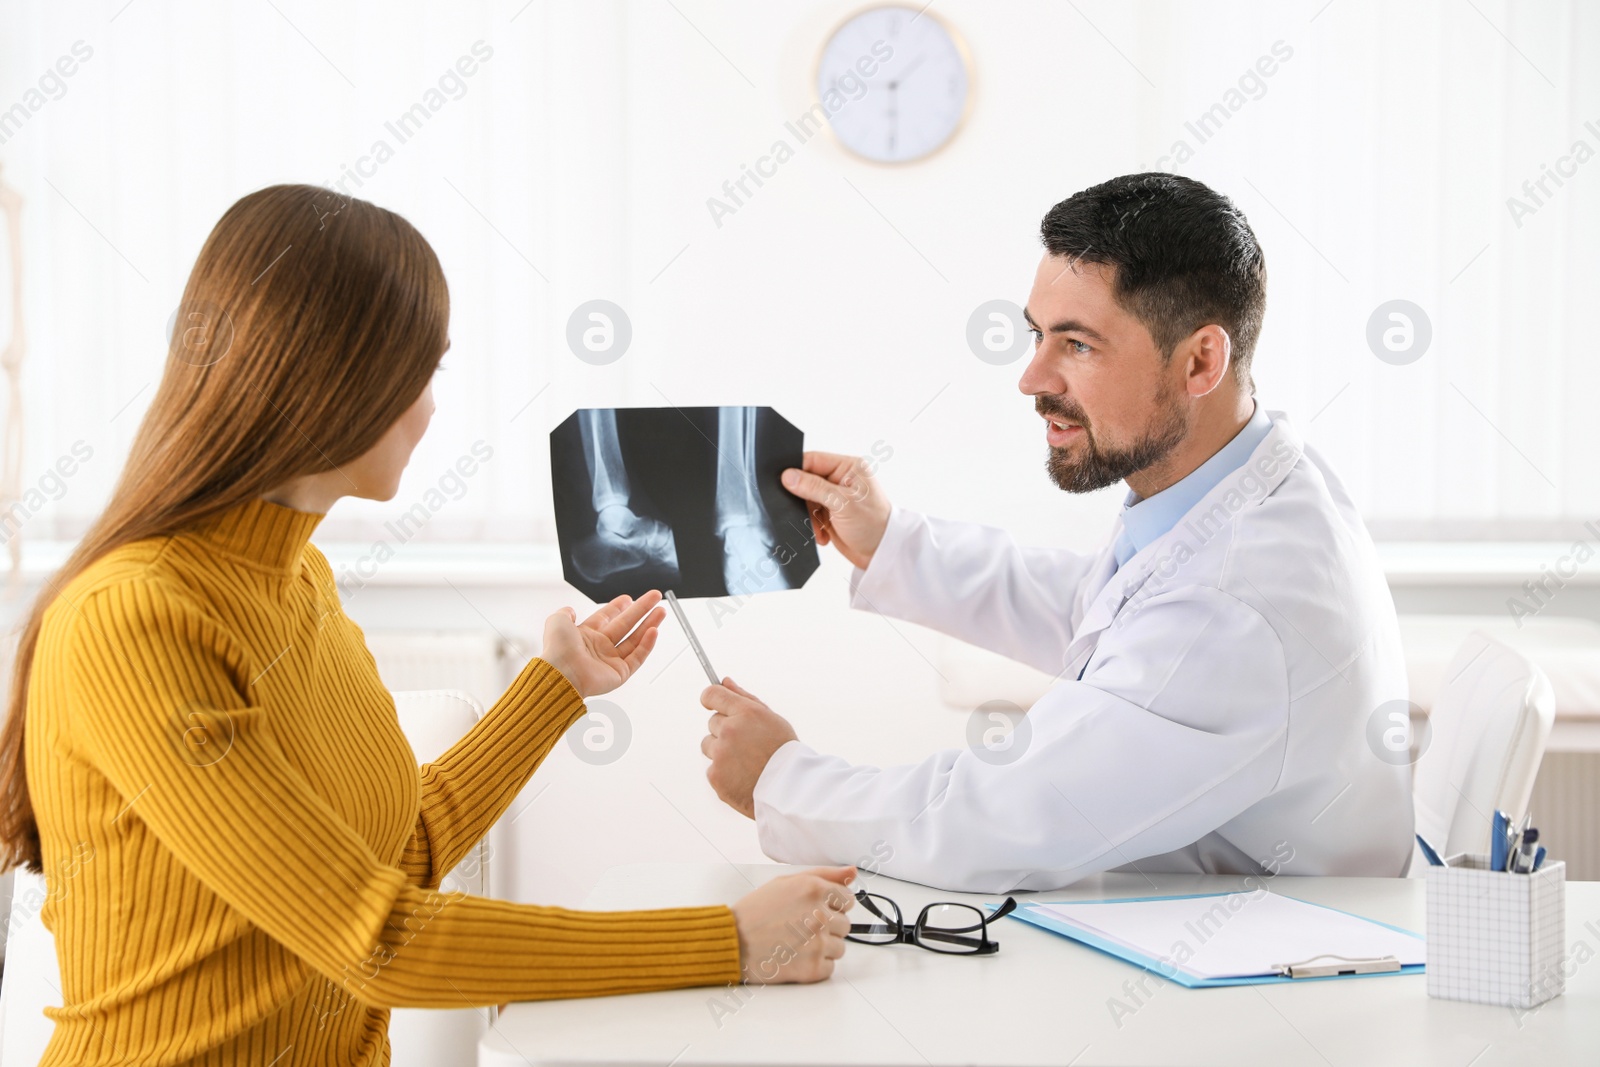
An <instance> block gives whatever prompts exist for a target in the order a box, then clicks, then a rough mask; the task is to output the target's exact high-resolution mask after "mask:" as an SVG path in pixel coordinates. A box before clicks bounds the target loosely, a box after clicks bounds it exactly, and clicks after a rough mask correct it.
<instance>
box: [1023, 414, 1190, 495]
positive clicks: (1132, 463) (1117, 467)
mask: <svg viewBox="0 0 1600 1067" xmlns="http://www.w3.org/2000/svg"><path fill="white" fill-rule="evenodd" d="M1033 406H1034V410H1036V411H1037V412H1038V413H1039V414H1040V415H1043V416H1045V417H1047V418H1053V419H1056V420H1057V421H1063V422H1075V423H1077V424H1078V425H1080V426H1082V427H1083V439H1082V441H1081V442H1080V443H1075V444H1074V445H1072V446H1067V447H1060V448H1057V447H1052V448H1051V449H1050V455H1049V457H1048V458H1047V459H1046V460H1045V470H1047V471H1048V472H1049V474H1050V480H1051V481H1053V482H1055V483H1056V485H1057V487H1059V488H1061V489H1064V490H1066V491H1067V492H1069V493H1092V492H1094V491H1095V490H1096V489H1104V488H1105V487H1106V486H1108V485H1113V484H1115V483H1117V482H1120V481H1122V480H1123V479H1124V478H1126V477H1128V475H1130V474H1137V473H1138V472H1139V471H1142V470H1144V469H1145V468H1146V467H1149V466H1151V465H1152V464H1155V463H1159V462H1161V461H1162V460H1163V459H1165V458H1166V457H1167V456H1168V455H1170V454H1171V453H1172V450H1173V449H1175V448H1177V447H1178V445H1179V444H1181V443H1182V441H1183V439H1184V438H1185V437H1186V436H1188V433H1189V418H1188V413H1187V411H1186V410H1185V409H1184V407H1183V406H1182V403H1181V401H1180V400H1179V398H1178V396H1177V391H1176V390H1174V389H1170V388H1169V389H1163V390H1162V392H1161V393H1160V394H1159V395H1158V396H1157V397H1156V412H1155V416H1154V417H1153V418H1152V419H1151V420H1150V423H1149V425H1148V426H1147V427H1146V428H1145V432H1144V434H1143V435H1142V436H1141V437H1140V438H1139V439H1138V440H1136V441H1134V442H1132V443H1131V444H1128V445H1124V446H1120V447H1118V446H1114V445H1110V444H1107V443H1106V442H1103V441H1099V440H1097V439H1096V437H1095V430H1094V426H1093V425H1092V424H1090V422H1089V419H1088V416H1086V415H1085V414H1084V411H1083V408H1082V407H1080V406H1079V405H1078V402H1077V401H1076V400H1074V399H1072V398H1071V397H1068V396H1054V395H1040V396H1036V397H1034V401H1033ZM1075 449H1076V450H1077V451H1079V452H1081V453H1082V454H1081V455H1078V456H1074V455H1073V452H1074V450H1075Z"/></svg>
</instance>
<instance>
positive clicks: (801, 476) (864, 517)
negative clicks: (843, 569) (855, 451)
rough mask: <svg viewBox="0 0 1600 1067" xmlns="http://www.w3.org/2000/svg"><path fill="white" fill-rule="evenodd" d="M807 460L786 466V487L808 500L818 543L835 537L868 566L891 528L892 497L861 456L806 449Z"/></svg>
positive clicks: (853, 559)
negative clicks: (796, 464)
mask: <svg viewBox="0 0 1600 1067" xmlns="http://www.w3.org/2000/svg"><path fill="white" fill-rule="evenodd" d="M802 465H803V467H804V468H805V469H804V470H801V469H798V468H795V467H790V468H789V469H788V470H786V471H784V472H783V487H784V488H785V489H787V490H789V492H791V493H793V494H794V495H795V496H797V497H799V498H800V499H802V500H804V501H806V510H807V511H809V512H810V513H811V529H812V532H813V533H814V534H816V538H817V544H819V545H826V544H829V543H830V542H831V543H832V544H833V546H834V547H835V548H837V549H838V550H839V554H840V555H841V556H843V557H844V558H845V559H847V560H849V561H850V562H851V563H853V564H854V565H855V566H857V567H860V568H862V569H863V570H865V569H866V567H867V565H868V564H869V563H871V562H872V554H873V553H874V552H876V551H877V550H878V544H879V542H881V541H882V540H883V531H884V530H885V529H887V528H888V525H889V498H888V497H887V496H885V495H884V492H883V490H882V489H881V488H880V487H879V486H878V483H877V481H876V479H874V478H873V477H872V472H871V471H870V470H868V469H867V465H866V462H865V461H864V460H863V459H862V458H861V457H860V456H837V455H834V454H833V453H832V452H807V453H806V454H805V456H804V457H803V459H802Z"/></svg>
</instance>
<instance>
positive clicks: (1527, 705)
mask: <svg viewBox="0 0 1600 1067" xmlns="http://www.w3.org/2000/svg"><path fill="white" fill-rule="evenodd" d="M1427 721H1428V730H1429V734H1430V735H1429V737H1428V742H1427V748H1426V749H1425V750H1424V751H1423V753H1422V756H1421V758H1420V759H1418V760H1417V762H1416V764H1415V766H1414V768H1413V778H1412V787H1411V788H1412V797H1413V800H1414V803H1415V806H1416V819H1417V833H1419V834H1421V835H1422V836H1423V837H1425V838H1427V840H1428V843H1429V844H1430V845H1432V846H1433V847H1434V848H1436V849H1438V850H1439V853H1440V854H1441V855H1444V856H1449V855H1452V854H1454V853H1457V852H1482V853H1486V852H1488V851H1489V834H1490V826H1489V820H1490V817H1491V816H1492V815H1493V814H1494V812H1495V811H1496V810H1497V809H1498V810H1500V811H1504V812H1505V813H1506V814H1508V815H1510V816H1511V817H1512V818H1514V819H1516V818H1521V817H1522V814H1523V812H1524V811H1525V810H1526V809H1527V806H1528V797H1529V795H1530V794H1531V793H1532V792H1533V782H1534V779H1535V778H1536V777H1537V776H1538V774H1539V763H1540V761H1541V760H1543V759H1544V747H1545V742H1546V741H1547V740H1548V739H1549V737H1550V727H1551V725H1552V724H1553V723H1554V721H1555V694H1554V692H1553V691H1552V690H1551V687H1550V682H1549V680H1548V679H1547V678H1546V677H1545V674H1544V672H1543V671H1541V670H1540V669H1539V668H1538V667H1537V666H1535V665H1534V664H1533V663H1532V662H1530V661H1529V660H1528V658H1527V657H1525V656H1523V655H1522V654H1521V653H1520V652H1517V651H1516V650H1515V649H1513V648H1511V647H1509V646H1507V645H1505V644H1503V643H1501V642H1500V641H1497V640H1495V639H1494V638H1492V637H1490V636H1489V635H1488V634H1486V633H1483V632H1481V631H1474V632H1473V633H1472V634H1470V635H1468V637H1467V639H1466V641H1465V642H1464V643H1463V644H1462V645H1461V647H1460V648H1459V649H1458V650H1457V651H1456V655H1455V658H1454V659H1453V660H1452V661H1451V663H1450V666H1449V668H1448V670H1446V672H1445V676H1444V679H1443V682H1442V684H1441V686H1440V688H1439V689H1438V692H1437V694H1436V695H1435V696H1434V699H1433V709H1432V711H1431V712H1430V713H1429V714H1428V720H1427ZM1426 871H1427V862H1426V861H1425V860H1424V859H1423V858H1422V856H1421V855H1420V851H1419V854H1418V855H1416V856H1415V857H1414V858H1413V860H1412V864H1411V872H1410V873H1411V874H1413V875H1420V874H1424V873H1426Z"/></svg>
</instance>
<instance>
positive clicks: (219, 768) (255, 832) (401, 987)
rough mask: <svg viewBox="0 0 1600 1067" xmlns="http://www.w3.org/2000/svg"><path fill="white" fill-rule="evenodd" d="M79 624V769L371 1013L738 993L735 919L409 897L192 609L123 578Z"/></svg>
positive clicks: (75, 721)
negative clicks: (687, 990) (85, 767)
mask: <svg viewBox="0 0 1600 1067" xmlns="http://www.w3.org/2000/svg"><path fill="white" fill-rule="evenodd" d="M71 610H73V613H74V614H73V617H72V619H71V620H70V622H69V625H68V634H67V639H66V643H65V648H64V650H63V651H64V653H65V655H66V657H67V664H66V674H67V680H68V682H69V685H70V698H69V707H70V712H69V714H70V723H71V727H72V730H73V737H74V741H75V744H76V745H77V746H79V747H80V748H81V749H82V753H83V756H84V758H85V759H87V760H88V761H90V762H91V763H92V764H93V765H94V766H95V767H96V768H98V769H99V771H100V772H101V773H102V774H104V775H105V776H106V778H107V780H108V781H109V782H110V783H111V785H112V786H113V787H114V788H115V789H117V790H118V792H120V793H121V794H122V795H123V796H125V797H127V798H128V808H127V809H126V810H127V811H128V812H129V813H130V814H133V815H136V816H137V817H138V818H139V819H141V820H142V821H143V822H144V823H145V824H146V825H147V826H148V827H149V829H150V831H151V832H152V833H153V834H154V835H155V836H156V837H157V838H158V839H159V840H160V841H161V843H162V844H163V845H164V846H165V847H166V848H168V849H170V850H171V852H172V853H173V855H174V856H175V857H176V858H177V859H178V861H179V862H181V863H182V864H184V866H185V867H187V868H188V869H189V870H190V871H191V872H193V873H194V875H195V876H196V877H197V878H199V879H200V880H201V881H202V882H203V883H204V884H205V885H206V886H207V887H208V888H210V889H211V890H212V891H213V892H215V893H216V894H217V895H218V896H219V897H220V898H221V899H222V900H223V901H225V902H226V903H227V904H228V905H229V906H231V907H233V908H235V909H237V910H238V911H239V912H240V913H241V914H242V915H243V916H245V917H246V918H247V919H248V920H249V921H250V922H252V923H254V924H255V925H256V926H257V927H259V928H260V929H261V930H262V931H263V932H265V933H266V934H267V935H268V936H269V937H271V938H273V939H274V940H276V941H278V942H279V943H280V944H282V945H283V946H284V947H285V948H287V949H288V950H289V951H291V952H293V953H294V954H295V955H296V956H298V957H299V958H300V959H302V960H304V961H305V962H306V963H307V964H308V965H309V966H311V967H313V968H314V969H316V970H317V971H318V972H320V973H322V974H324V975H326V976H327V977H328V978H330V979H331V980H333V981H334V982H336V983H339V984H341V985H342V986H343V987H344V988H345V989H346V990H347V991H348V992H349V993H350V994H351V995H352V996H354V997H355V998H356V999H358V1000H360V1001H361V1002H363V1003H365V1004H368V1005H372V1006H375V1007H463V1006H466V1005H474V1006H476V1005H487V1004H494V1003H499V1002H502V1001H506V1000H533V999H543V998H552V997H573V996H594V995H602V994H612V993H629V992H642V991H646V990H653V989H667V988H676V987H682V986H692V985H708V984H723V983H727V982H736V981H738V980H739V949H738V935H737V931H736V929H735V927H734V923H733V916H732V913H731V911H730V910H729V909H728V908H726V907H722V906H718V907H706V908H679V909H671V910H661V911H634V912H604V913H602V912H579V911H570V910H567V909H564V908H554V907H540V906H534V905H526V904H513V903H508V902H503V901H496V900H488V899H485V898H481V897H473V896H468V895H465V894H458V893H440V892H437V891H435V890H431V889H427V888H424V887H421V886H416V885H411V884H409V882H408V880H407V878H406V875H405V873H404V872H402V871H401V870H400V869H399V868H397V867H391V866H388V865H386V864H384V863H383V862H381V861H380V860H379V859H378V857H377V855H376V854H375V853H374V852H373V850H372V849H371V847H370V846H369V845H368V844H367V842H366V841H365V839H363V838H362V837H361V836H360V835H359V834H358V833H357V832H356V831H355V830H354V828H352V827H351V826H350V825H349V824H348V823H347V822H345V821H344V820H343V819H342V818H341V817H340V815H339V814H338V813H337V812H336V811H335V810H334V809H333V808H332V806H331V805H330V804H329V803H328V802H327V801H326V800H325V799H324V798H323V797H321V796H320V795H319V794H318V793H317V792H316V791H315V790H314V789H312V788H311V787H310V785H309V783H307V782H306V781H305V779H304V778H303V777H302V776H301V775H300V774H299V773H298V771H296V769H295V767H294V765H293V764H292V762H291V761H290V760H289V759H288V758H287V757H286V755H285V753H284V752H283V750H282V749H281V747H280V746H279V744H278V742H277V740H276V738H275V736H274V734H273V729H272V714H271V712H270V711H269V710H268V709H267V708H264V707H262V706H260V705H258V704H256V703H254V702H253V701H252V699H251V697H250V683H249V682H248V681H247V679H250V678H254V677H256V674H255V673H254V672H255V669H256V665H254V664H252V663H250V662H249V657H248V656H247V655H246V654H245V653H244V652H243V650H242V649H241V648H240V646H239V643H238V642H237V641H236V640H234V639H233V638H232V637H231V635H230V634H229V633H228V632H227V631H226V630H224V629H223V628H222V627H221V626H220V625H219V624H218V623H217V622H216V621H215V620H213V619H212V618H211V617H210V616H209V615H207V614H206V613H205V612H203V611H202V610H201V609H200V608H199V607H198V606H197V605H195V604H194V603H192V602H191V601H190V600H189V599H188V598H187V597H186V596H185V595H184V594H183V593H182V592H181V591H179V590H176V589H173V588H171V587H169V586H167V585H165V584H164V583H161V582H159V581H156V580H150V579H143V578H141V579H127V580H124V581H122V582H119V583H118V584H115V585H112V586H110V587H107V588H104V589H101V590H98V591H96V592H94V593H92V594H90V595H89V596H87V597H85V598H84V599H82V600H80V601H79V602H78V603H77V605H76V606H74V607H73V608H71ZM497 707H498V705H497ZM508 718H509V717H508ZM446 836H448V835H446ZM263 872H270V874H268V875H267V876H265V877H264V876H263Z"/></svg>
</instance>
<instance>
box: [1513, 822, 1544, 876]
mask: <svg viewBox="0 0 1600 1067" xmlns="http://www.w3.org/2000/svg"><path fill="white" fill-rule="evenodd" d="M1538 843H1539V830H1538V828H1537V827H1530V828H1529V829H1527V830H1524V831H1523V833H1522V844H1521V845H1519V846H1517V858H1516V859H1514V860H1512V861H1511V869H1512V870H1513V871H1515V872H1517V873H1518V874H1532V873H1533V862H1534V854H1535V848H1536V846H1537V845H1538Z"/></svg>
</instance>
